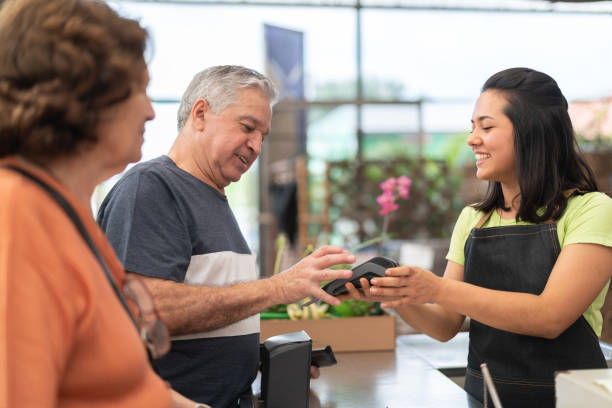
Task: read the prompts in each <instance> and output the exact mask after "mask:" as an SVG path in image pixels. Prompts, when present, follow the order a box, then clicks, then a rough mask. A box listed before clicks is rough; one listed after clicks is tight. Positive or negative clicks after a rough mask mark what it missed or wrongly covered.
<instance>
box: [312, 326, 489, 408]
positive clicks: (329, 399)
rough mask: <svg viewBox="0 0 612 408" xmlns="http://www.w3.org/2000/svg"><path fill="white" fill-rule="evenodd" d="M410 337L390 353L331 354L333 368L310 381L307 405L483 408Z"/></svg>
mask: <svg viewBox="0 0 612 408" xmlns="http://www.w3.org/2000/svg"><path fill="white" fill-rule="evenodd" d="M411 336H413V335H405V336H398V337H397V343H396V344H397V346H396V347H397V348H396V350H395V352H393V351H372V352H354V353H336V360H337V361H338V364H337V365H335V366H332V367H325V368H322V369H321V377H320V378H318V379H317V380H313V381H311V383H310V388H311V396H310V404H309V407H310V408H319V407H320V408H332V407H333V408H344V407H347V408H352V407H368V408H370V407H371V408H375V407H381V408H400V407H401V408H404V407H437V408H444V407H482V404H480V403H479V402H478V401H476V400H474V399H473V398H472V397H471V396H469V395H468V394H467V393H466V392H465V391H464V390H463V389H462V388H461V387H459V386H458V385H457V384H455V383H454V382H453V381H451V380H450V379H449V378H448V377H446V376H445V375H444V374H442V373H441V372H440V371H438V370H437V368H436V367H434V365H432V364H431V363H430V362H428V361H427V360H426V359H425V358H423V356H422V355H419V352H418V350H417V349H416V348H414V347H412V346H411V345H410V342H411V341H412V340H416V338H411ZM441 345H443V346H444V345H448V344H447V343H444V344H442V343H441ZM464 357H465V356H464ZM463 365H464V366H465V360H463Z"/></svg>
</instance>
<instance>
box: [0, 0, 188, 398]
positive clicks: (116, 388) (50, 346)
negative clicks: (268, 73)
mask: <svg viewBox="0 0 612 408" xmlns="http://www.w3.org/2000/svg"><path fill="white" fill-rule="evenodd" d="M146 41H147V33H146V31H145V30H144V29H143V28H142V27H141V26H140V25H139V24H138V23H137V22H136V21H133V20H129V19H125V18H122V17H120V16H118V15H117V13H116V12H115V11H113V10H112V9H110V8H109V7H108V6H107V5H105V4H104V3H102V2H99V1H95V0H14V1H7V2H6V3H5V4H4V5H3V6H2V9H1V10H0V44H2V47H0V157H1V160H0V237H1V238H0V379H1V380H0V406H2V407H83V406H92V407H93V406H95V407H111V406H112V407H170V406H173V407H193V406H194V405H195V402H192V401H189V400H187V399H185V398H184V397H182V396H180V395H178V394H176V393H174V392H173V391H171V390H170V389H169V388H168V387H167V385H166V384H165V383H164V382H163V381H162V380H161V379H160V378H159V377H158V376H157V375H156V374H155V373H154V372H153V370H152V369H151V367H150V365H149V362H148V360H147V350H148V351H149V354H150V355H151V356H153V357H155V356H157V355H159V354H161V353H163V352H164V351H165V350H166V349H167V345H168V340H167V338H166V337H165V336H166V335H167V332H164V330H163V326H162V325H161V324H160V323H159V321H157V320H156V317H155V313H154V309H153V308H152V303H151V301H150V299H148V298H147V297H146V295H147V293H146V292H145V291H144V290H143V286H142V285H140V284H139V283H138V282H137V281H129V280H126V277H125V273H124V270H123V268H122V266H121V264H120V262H119V261H118V260H117V258H116V256H115V254H114V252H113V250H112V248H111V246H110V245H109V244H108V242H107V241H106V238H105V236H104V234H103V233H102V231H101V230H100V229H99V228H98V226H97V224H96V223H95V221H94V219H93V217H92V212H91V208H90V199H91V195H92V193H93V190H94V188H95V186H96V185H97V184H98V183H100V182H101V181H103V180H104V179H106V178H108V177H110V176H111V175H113V174H116V173H118V172H120V171H122V170H123V169H124V168H125V166H126V165H127V164H128V163H130V162H134V161H138V160H139V159H140V156H141V152H140V149H141V145H142V143H143V133H144V126H145V122H147V121H149V120H151V119H153V117H154V113H153V108H152V106H151V101H150V99H149V98H148V96H147V94H146V88H147V83H148V73H147V67H146V63H145V60H144V58H143V54H144V51H145V47H146ZM135 326H136V327H135ZM139 332H140V333H141V337H139V335H138V334H139ZM143 343H144V344H143ZM145 345H146V346H147V347H145ZM196 406H197V405H196Z"/></svg>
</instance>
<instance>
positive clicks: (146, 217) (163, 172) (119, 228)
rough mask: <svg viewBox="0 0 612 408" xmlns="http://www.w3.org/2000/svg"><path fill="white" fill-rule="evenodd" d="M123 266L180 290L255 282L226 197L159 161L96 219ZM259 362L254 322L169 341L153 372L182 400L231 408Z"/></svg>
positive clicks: (135, 174) (133, 176)
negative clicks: (184, 286)
mask: <svg viewBox="0 0 612 408" xmlns="http://www.w3.org/2000/svg"><path fill="white" fill-rule="evenodd" d="M98 223H99V224H100V226H101V227H102V229H103V230H104V231H105V232H106V235H107V236H108V239H109V241H110V242H111V244H112V246H113V248H114V249H115V251H116V252H117V256H118V257H119V259H120V260H121V261H122V262H123V264H124V266H125V269H126V270H128V271H131V272H136V273H138V274H142V275H147V276H152V277H157V278H163V279H169V280H173V281H176V282H183V283H185V284H188V285H206V286H227V285H231V284H235V283H238V282H247V281H252V280H255V279H256V278H257V272H256V266H255V255H254V254H252V253H251V251H250V249H249V248H248V245H247V243H246V241H245V239H244V237H243V236H242V233H241V232H240V229H239V227H238V224H237V222H236V219H235V217H234V214H233V213H232V210H231V209H230V207H229V205H228V202H227V197H226V196H225V195H223V194H221V193H219V192H218V191H217V190H215V189H214V188H212V187H211V186H209V185H208V184H206V183H204V182H202V181H201V180H199V179H197V178H195V177H193V176H192V175H191V174H189V173H187V172H185V171H183V170H182V169H180V168H178V167H177V166H176V165H175V164H174V162H173V161H172V160H171V159H170V158H169V157H168V156H161V157H158V158H156V159H153V160H150V161H148V162H145V163H141V164H138V165H136V166H134V167H133V168H132V169H130V170H129V171H128V172H127V173H126V174H125V175H124V176H123V177H122V178H121V180H119V182H117V184H116V185H115V186H114V187H113V189H112V190H111V191H110V193H109V194H108V195H107V196H106V198H105V200H104V201H103V203H102V206H101V207H100V210H99V212H98ZM258 362H259V316H258V315H254V316H251V317H249V318H247V319H244V320H241V321H239V322H236V323H234V324H231V325H229V326H226V327H223V328H220V329H217V330H213V331H210V332H205V333H194V334H190V335H185V336H178V337H174V338H173V341H172V349H171V351H170V352H169V353H168V354H167V355H166V356H164V357H162V358H161V359H158V360H156V361H155V368H156V369H157V371H158V373H159V374H160V375H161V376H162V378H164V379H165V380H166V381H168V382H170V383H171V384H172V387H173V388H174V389H175V390H177V391H178V392H180V393H182V394H184V395H185V396H187V397H188V398H192V399H194V400H196V401H198V402H202V403H206V404H209V405H212V406H214V407H215V408H217V407H220V408H222V407H233V406H235V402H236V400H237V399H238V397H239V395H240V394H241V393H242V392H244V391H245V390H248V389H249V387H250V384H251V382H252V381H253V379H254V378H255V375H256V372H257V364H258Z"/></svg>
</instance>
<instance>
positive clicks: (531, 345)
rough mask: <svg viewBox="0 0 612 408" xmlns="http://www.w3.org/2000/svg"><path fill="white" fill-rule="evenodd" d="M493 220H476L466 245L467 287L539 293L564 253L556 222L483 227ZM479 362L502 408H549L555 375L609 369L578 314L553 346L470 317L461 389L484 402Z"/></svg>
mask: <svg viewBox="0 0 612 408" xmlns="http://www.w3.org/2000/svg"><path fill="white" fill-rule="evenodd" d="M490 215H491V213H489V214H487V215H485V216H484V217H483V218H482V219H481V220H480V222H479V223H478V225H477V226H476V227H475V228H474V229H472V231H471V232H470V235H469V237H468V239H467V241H466V243H465V268H464V281H465V282H467V283H471V284H474V285H477V286H480V287H483V288H488V289H494V290H503V291H509V292H522V293H531V294H534V295H539V294H540V293H542V291H543V290H544V287H545V286H546V282H547V281H548V277H549V275H550V273H551V271H552V268H553V266H554V264H555V262H556V260H557V257H558V256H559V253H560V251H561V249H560V245H559V238H558V236H557V226H556V224H554V223H546V224H537V225H511V226H503V227H492V228H480V227H481V226H482V225H483V224H484V223H485V222H486V220H487V219H488V218H489V217H490ZM577 272H579V271H577ZM481 363H487V366H488V368H489V371H490V372H491V376H492V377H493V382H494V384H495V388H496V390H497V393H498V395H499V398H500V400H501V403H502V404H503V406H504V408H510V407H537V408H547V407H550V408H554V406H555V383H554V373H555V371H558V370H568V369H585V368H607V365H606V360H605V359H604V356H603V353H602V352H601V348H600V346H599V339H598V337H597V335H596V334H595V332H594V331H593V329H592V328H591V326H590V325H589V324H588V323H587V321H586V320H585V319H584V317H583V316H582V315H581V316H580V317H579V318H578V320H576V321H575V322H574V323H573V324H572V325H571V326H570V327H568V328H567V330H565V331H564V332H563V333H562V334H561V335H560V336H559V337H557V338H555V339H552V340H548V339H545V338H541V337H533V336H526V335H520V334H514V333H510V332H507V331H504V330H499V329H495V328H493V327H490V326H487V325H485V324H482V323H480V322H478V321H477V320H474V319H471V321H470V347H469V354H468V367H467V370H466V378H465V390H466V391H467V392H468V393H470V394H471V395H472V396H474V397H475V398H476V399H478V400H479V401H481V402H483V382H482V374H481V371H480V364H481ZM488 400H489V405H490V406H493V405H492V401H491V399H490V397H489V398H488Z"/></svg>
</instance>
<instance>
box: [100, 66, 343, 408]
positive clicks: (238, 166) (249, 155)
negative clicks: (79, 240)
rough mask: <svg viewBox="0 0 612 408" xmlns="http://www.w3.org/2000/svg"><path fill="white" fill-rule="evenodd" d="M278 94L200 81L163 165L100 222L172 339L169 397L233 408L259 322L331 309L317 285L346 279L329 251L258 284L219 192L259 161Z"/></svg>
mask: <svg viewBox="0 0 612 408" xmlns="http://www.w3.org/2000/svg"><path fill="white" fill-rule="evenodd" d="M275 98H276V90H275V87H274V85H273V84H272V83H271V82H270V80H269V79H267V78H266V77H265V76H263V75H261V74H259V73H258V72H256V71H253V70H251V69H247V68H244V67H239V66H218V67H212V68H209V69H206V70H204V71H202V72H200V73H199V74H197V75H196V76H195V77H194V78H193V80H192V81H191V83H190V85H189V87H188V88H187V90H186V91H185V94H184V95H183V98H182V101H181V105H180V107H179V111H178V128H179V135H178V136H177V137H176V140H175V142H174V144H173V146H172V148H171V149H170V152H169V153H168V155H167V156H161V157H158V158H156V159H153V160H150V161H148V162H144V163H141V164H138V165H136V166H134V167H133V168H132V169H131V170H130V171H128V172H127V173H126V174H125V175H124V176H123V177H122V178H121V180H120V181H119V182H118V183H117V184H116V185H115V186H114V187H113V189H112V190H111V192H110V193H109V194H108V196H107V197H106V199H105V200H104V202H103V203H102V206H101V207H100V210H99V213H98V222H99V223H100V225H101V226H102V228H103V229H104V231H105V232H106V234H107V236H108V239H109V240H110V242H111V244H112V245H113V247H114V249H115V251H116V252H117V255H118V256H119V259H120V260H121V261H122V262H123V264H124V266H125V269H126V270H127V271H129V272H133V273H136V274H139V275H140V276H141V277H142V278H143V279H144V282H145V283H146V285H147V287H148V289H149V290H150V292H151V294H152V295H153V297H154V300H155V304H156V307H157V309H158V311H159V313H160V316H161V318H162V320H164V322H165V323H166V325H167V326H168V328H169V330H170V332H171V334H172V335H173V342H172V349H171V351H170V353H168V355H167V356H165V357H163V358H162V359H160V360H157V361H155V366H156V369H157V371H158V373H159V374H160V375H161V376H162V377H163V378H164V379H165V380H167V381H168V382H170V384H171V385H172V387H173V388H174V389H176V390H177V391H179V392H180V393H182V394H184V395H185V396H187V397H189V398H192V399H194V400H196V401H198V402H201V403H206V404H210V405H212V406H214V407H215V408H222V407H235V406H237V401H238V399H239V397H240V395H242V394H243V393H245V392H249V391H250V385H251V382H252V381H253V379H254V378H255V375H256V372H257V366H258V362H259V342H260V340H259V315H258V313H259V312H260V311H262V310H264V309H266V308H267V307H269V306H272V305H275V304H279V303H292V302H295V301H297V300H299V299H302V298H304V297H307V296H312V297H316V298H319V299H322V300H324V301H326V302H329V303H331V304H338V303H339V300H338V299H336V298H334V297H331V296H329V295H328V294H326V293H325V292H324V291H323V290H322V289H321V287H320V284H321V282H323V281H326V280H330V279H337V278H346V277H348V276H350V275H351V272H350V271H347V270H331V269H329V267H330V266H332V265H335V264H347V263H352V262H354V257H353V256H352V255H350V254H349V253H347V252H346V251H345V250H343V249H342V248H340V247H335V246H325V247H322V248H319V249H318V250H317V251H315V252H314V253H313V254H312V255H310V256H308V257H306V258H304V259H302V260H301V261H300V262H299V263H298V264H296V265H294V266H293V267H291V268H289V269H288V270H286V271H284V272H283V273H281V274H278V275H276V276H273V277H271V278H267V279H259V280H258V279H257V270H256V259H255V255H254V254H253V253H252V252H251V250H250V249H249V247H248V246H247V243H246V241H245V239H244V237H243V236H242V233H241V232H240V229H239V226H238V224H237V222H236V219H235V217H234V215H233V213H232V210H231V209H230V207H229V205H228V201H227V197H226V196H225V194H224V191H225V187H227V186H228V185H229V184H230V183H231V182H235V181H238V180H239V179H240V177H241V176H242V174H243V173H244V172H246V171H247V170H248V169H249V167H250V166H251V165H252V164H253V162H254V161H255V160H256V159H257V157H258V156H259V153H260V151H261V144H262V143H263V141H264V139H265V137H266V135H267V134H268V132H269V131H270V121H271V116H272V104H273V101H274V99H275Z"/></svg>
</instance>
